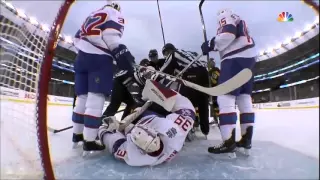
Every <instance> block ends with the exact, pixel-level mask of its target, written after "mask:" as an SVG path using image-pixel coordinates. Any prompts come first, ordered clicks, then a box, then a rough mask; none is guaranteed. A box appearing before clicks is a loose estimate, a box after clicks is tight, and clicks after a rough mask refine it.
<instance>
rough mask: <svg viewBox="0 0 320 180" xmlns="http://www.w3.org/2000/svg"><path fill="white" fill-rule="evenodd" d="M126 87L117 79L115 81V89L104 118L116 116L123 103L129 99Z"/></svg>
mask: <svg viewBox="0 0 320 180" xmlns="http://www.w3.org/2000/svg"><path fill="white" fill-rule="evenodd" d="M125 89H126V87H125V86H124V85H123V84H122V83H121V82H119V81H118V80H117V79H114V80H113V88H112V93H111V98H110V103H109V105H108V107H107V108H106V110H105V111H104V112H103V117H108V116H114V115H115V114H116V112H117V111H118V109H119V107H120V105H121V103H122V102H124V101H125V99H126V98H127V97H126V96H127V95H126V91H125Z"/></svg>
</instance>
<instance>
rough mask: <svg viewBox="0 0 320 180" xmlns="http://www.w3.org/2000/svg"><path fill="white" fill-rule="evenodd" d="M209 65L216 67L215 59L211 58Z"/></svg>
mask: <svg viewBox="0 0 320 180" xmlns="http://www.w3.org/2000/svg"><path fill="white" fill-rule="evenodd" d="M208 63H209V67H215V66H216V62H215V61H214V59H213V58H210V59H209V61H208Z"/></svg>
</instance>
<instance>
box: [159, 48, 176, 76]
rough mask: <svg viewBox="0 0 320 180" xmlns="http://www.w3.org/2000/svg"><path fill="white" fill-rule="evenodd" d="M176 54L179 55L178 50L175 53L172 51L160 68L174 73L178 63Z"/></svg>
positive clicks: (162, 70)
mask: <svg viewBox="0 0 320 180" xmlns="http://www.w3.org/2000/svg"><path fill="white" fill-rule="evenodd" d="M176 56H177V52H176V51H174V52H173V53H171V54H170V55H169V56H168V57H167V58H166V60H165V61H164V63H163V65H162V66H161V68H160V71H161V72H164V73H167V74H170V75H173V73H174V70H175V67H176V65H177V62H176V60H177V59H176Z"/></svg>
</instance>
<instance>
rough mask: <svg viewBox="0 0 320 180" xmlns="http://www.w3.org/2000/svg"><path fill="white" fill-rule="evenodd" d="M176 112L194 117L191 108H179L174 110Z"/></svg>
mask: <svg viewBox="0 0 320 180" xmlns="http://www.w3.org/2000/svg"><path fill="white" fill-rule="evenodd" d="M175 113H176V114H180V115H182V116H188V117H191V118H192V119H193V120H195V119H196V114H195V112H193V111H192V110H191V109H180V110H178V111H176V112H175Z"/></svg>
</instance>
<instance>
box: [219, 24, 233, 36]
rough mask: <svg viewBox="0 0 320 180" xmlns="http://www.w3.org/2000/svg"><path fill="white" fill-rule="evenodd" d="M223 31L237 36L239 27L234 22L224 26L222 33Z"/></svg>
mask: <svg viewBox="0 0 320 180" xmlns="http://www.w3.org/2000/svg"><path fill="white" fill-rule="evenodd" d="M222 33H229V34H233V35H235V36H237V27H236V26H234V25H232V24H227V25H225V26H223V27H222V30H221V33H220V34H222Z"/></svg>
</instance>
